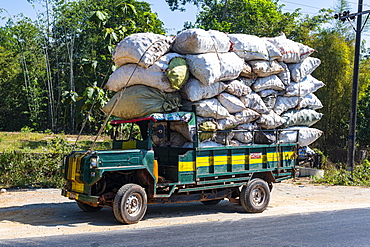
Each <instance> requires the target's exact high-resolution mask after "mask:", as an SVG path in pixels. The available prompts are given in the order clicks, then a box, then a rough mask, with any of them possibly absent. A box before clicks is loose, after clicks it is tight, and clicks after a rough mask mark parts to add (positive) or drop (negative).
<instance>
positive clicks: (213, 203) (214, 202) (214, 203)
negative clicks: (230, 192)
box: [201, 199, 221, 206]
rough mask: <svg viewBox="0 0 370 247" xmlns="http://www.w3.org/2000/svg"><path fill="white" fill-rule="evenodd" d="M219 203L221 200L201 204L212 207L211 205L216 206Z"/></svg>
mask: <svg viewBox="0 0 370 247" xmlns="http://www.w3.org/2000/svg"><path fill="white" fill-rule="evenodd" d="M220 201H221V199H216V200H208V201H201V203H203V204H204V205H206V206H212V205H216V204H218V203H219V202H220Z"/></svg>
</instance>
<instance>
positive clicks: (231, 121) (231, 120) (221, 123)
mask: <svg viewBox="0 0 370 247" xmlns="http://www.w3.org/2000/svg"><path fill="white" fill-rule="evenodd" d="M238 124H239V123H238V121H237V119H236V118H235V117H234V116H233V115H230V116H229V117H227V118H225V119H220V120H217V126H218V129H219V130H228V129H232V128H234V127H236V126H237V125H238Z"/></svg>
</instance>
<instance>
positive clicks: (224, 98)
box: [217, 93, 246, 113]
mask: <svg viewBox="0 0 370 247" xmlns="http://www.w3.org/2000/svg"><path fill="white" fill-rule="evenodd" d="M217 99H218V101H220V103H221V105H222V106H224V107H225V108H226V109H227V110H228V112H229V113H237V112H241V111H243V110H245V109H246V107H245V105H244V104H243V102H241V101H240V99H239V98H237V97H236V96H234V95H231V94H228V93H221V94H219V95H218V96H217Z"/></svg>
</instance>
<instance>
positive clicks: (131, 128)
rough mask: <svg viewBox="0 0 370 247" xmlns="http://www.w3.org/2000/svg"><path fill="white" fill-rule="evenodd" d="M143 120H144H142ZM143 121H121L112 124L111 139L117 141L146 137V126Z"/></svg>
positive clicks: (143, 138) (139, 139)
mask: <svg viewBox="0 0 370 247" xmlns="http://www.w3.org/2000/svg"><path fill="white" fill-rule="evenodd" d="M143 122H144V121H143ZM143 122H136V123H122V124H119V125H117V126H114V130H113V136H112V137H113V139H114V140H117V141H129V140H138V141H142V140H145V139H147V136H148V133H147V129H148V128H147V127H146V128H145V124H144V123H143Z"/></svg>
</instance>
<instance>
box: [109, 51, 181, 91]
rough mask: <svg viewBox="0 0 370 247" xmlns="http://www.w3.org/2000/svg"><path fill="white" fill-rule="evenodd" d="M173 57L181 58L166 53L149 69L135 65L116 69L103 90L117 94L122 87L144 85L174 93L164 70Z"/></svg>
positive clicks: (174, 54) (126, 65) (175, 54)
mask: <svg viewBox="0 0 370 247" xmlns="http://www.w3.org/2000/svg"><path fill="white" fill-rule="evenodd" d="M175 57H183V56H182V55H180V54H177V53H168V54H166V55H164V56H162V57H161V58H160V59H159V60H158V61H157V62H155V63H154V64H153V65H152V66H150V67H149V68H144V67H141V66H137V65H136V64H125V65H122V66H121V67H119V68H118V69H116V70H115V71H114V72H113V73H112V74H111V75H110V77H109V79H108V81H107V83H106V84H105V85H104V89H108V90H110V91H115V92H118V91H119V90H121V89H122V88H123V87H129V86H133V85H138V84H140V85H145V86H150V87H154V88H157V89H159V90H162V91H165V92H174V91H176V89H174V88H172V87H171V83H170V81H169V80H168V78H167V76H166V74H165V70H166V69H167V68H168V64H169V63H170V61H171V60H172V59H173V58H175Z"/></svg>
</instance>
